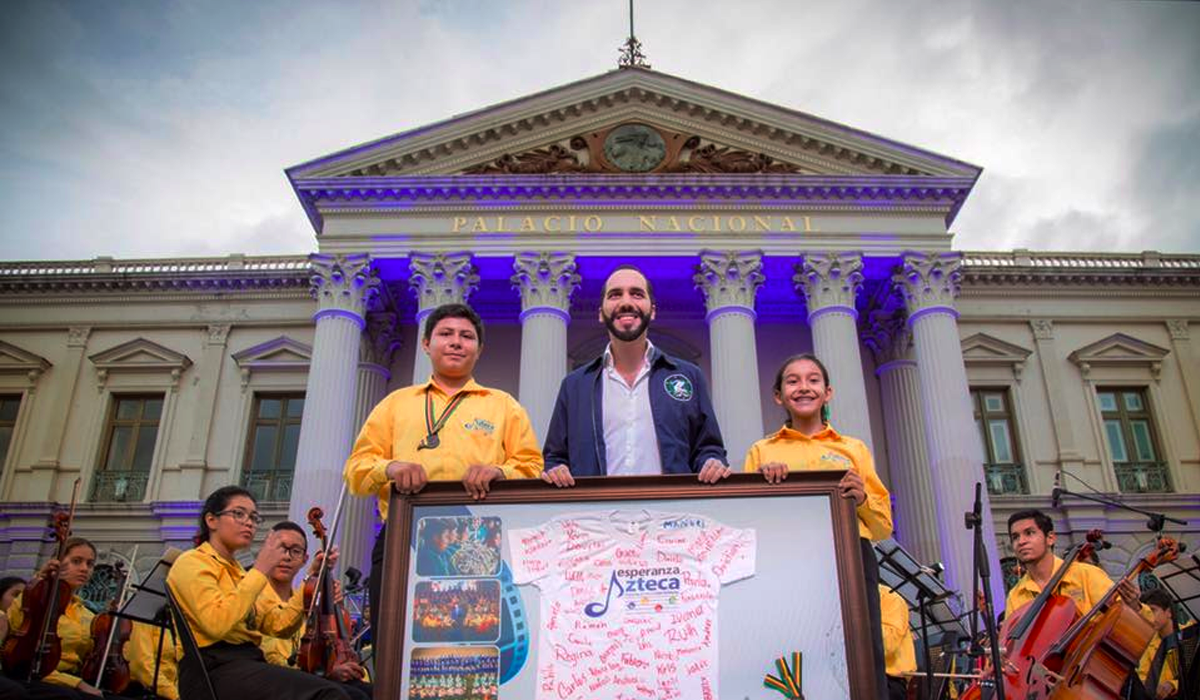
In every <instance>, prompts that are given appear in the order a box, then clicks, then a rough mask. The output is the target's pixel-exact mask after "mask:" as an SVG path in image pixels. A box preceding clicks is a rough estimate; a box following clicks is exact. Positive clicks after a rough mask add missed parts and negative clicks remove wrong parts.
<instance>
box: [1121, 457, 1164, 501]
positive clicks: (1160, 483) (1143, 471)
mask: <svg viewBox="0 0 1200 700" xmlns="http://www.w3.org/2000/svg"><path fill="white" fill-rule="evenodd" d="M1113 470H1114V471H1115V472H1116V473H1117V488H1119V489H1120V490H1121V493H1169V492H1171V490H1172V489H1171V477H1170V472H1168V471H1167V463H1166V462H1118V463H1116V464H1114V465H1113Z"/></svg>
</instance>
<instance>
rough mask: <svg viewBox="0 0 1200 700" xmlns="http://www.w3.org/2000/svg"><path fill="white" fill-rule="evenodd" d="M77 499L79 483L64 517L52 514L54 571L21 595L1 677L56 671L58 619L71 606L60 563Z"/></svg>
mask: <svg viewBox="0 0 1200 700" xmlns="http://www.w3.org/2000/svg"><path fill="white" fill-rule="evenodd" d="M78 498H79V479H75V487H74V489H73V490H72V493H71V507H70V510H69V511H68V512H66V513H63V512H62V511H59V512H57V513H55V514H54V525H53V529H54V538H55V539H56V540H57V541H58V551H57V553H56V554H55V555H54V559H55V561H57V562H58V567H57V568H55V570H54V575H53V576H40V577H38V580H37V581H34V582H33V583H32V584H30V585H29V587H28V588H26V589H25V591H24V592H23V593H22V594H21V614H22V619H21V624H20V626H18V627H14V628H13V629H12V630H10V631H9V634H8V638H7V639H5V640H4V647H3V649H0V659H2V660H3V662H4V669H5V673H7V674H8V675H9V676H10V677H12V678H23V679H25V680H26V681H40V680H41V679H43V678H45V677H46V676H47V675H49V674H50V672H51V671H53V670H54V669H56V668H58V662H59V661H60V660H61V659H62V640H61V639H59V637H58V618H60V617H62V616H63V614H64V613H65V612H66V611H67V606H68V605H70V603H71V586H70V584H68V583H67V582H66V581H64V580H62V560H63V557H65V556H66V554H67V552H66V547H67V539H68V538H70V536H71V523H72V521H74V519H75V503H76V500H77V499H78Z"/></svg>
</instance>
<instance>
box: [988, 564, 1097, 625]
mask: <svg viewBox="0 0 1200 700" xmlns="http://www.w3.org/2000/svg"><path fill="white" fill-rule="evenodd" d="M1062 565H1063V560H1062V559H1061V558H1059V557H1054V573H1057V572H1058V569H1059V567H1061V566H1062ZM1051 575H1053V574H1051ZM1112 586H1113V581H1112V579H1111V578H1109V577H1108V574H1106V573H1104V569H1101V568H1100V567H1098V566H1093V565H1091V564H1087V563H1084V562H1078V561H1077V562H1075V563H1074V564H1072V565H1071V568H1070V569H1067V573H1066V575H1064V576H1063V579H1062V582H1061V583H1059V584H1058V591H1057V592H1058V594H1059V595H1065V596H1070V597H1071V599H1072V600H1074V601H1075V607H1077V608H1079V614H1080V615H1086V614H1087V613H1088V611H1090V610H1091V609H1092V608H1094V607H1096V603H1098V602H1100V599H1101V598H1103V597H1104V595H1105V594H1106V593H1108V590H1109V589H1110V588H1112ZM1041 592H1042V589H1041V587H1040V586H1038V585H1037V584H1036V583H1034V582H1033V579H1031V578H1029V574H1025V575H1024V576H1022V577H1021V579H1020V580H1019V581H1017V584H1016V585H1015V586H1013V587H1012V590H1011V591H1009V592H1008V598H1007V599H1006V600H1005V602H1004V608H1005V610H1006V614H1007V615H1012V614H1013V613H1014V612H1016V611H1017V609H1018V608H1020V607H1021V606H1023V605H1026V604H1028V603H1030V602H1032V601H1033V599H1034V598H1037V597H1038V594H1040V593H1041Z"/></svg>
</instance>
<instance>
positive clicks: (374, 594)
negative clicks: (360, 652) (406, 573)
mask: <svg viewBox="0 0 1200 700" xmlns="http://www.w3.org/2000/svg"><path fill="white" fill-rule="evenodd" d="M385 542H387V523H384V524H383V527H381V528H379V536H377V537H376V538H375V546H374V547H371V573H370V574H367V576H368V578H367V602H368V604H369V605H370V606H371V615H370V617H369V618H368V619H370V621H371V639H372V640H375V641H376V642H377V641H378V640H379V622H380V621H381V620H382V619H383V618H382V617H381V616H380V615H379V597H380V591H382V590H383V545H384V543H385Z"/></svg>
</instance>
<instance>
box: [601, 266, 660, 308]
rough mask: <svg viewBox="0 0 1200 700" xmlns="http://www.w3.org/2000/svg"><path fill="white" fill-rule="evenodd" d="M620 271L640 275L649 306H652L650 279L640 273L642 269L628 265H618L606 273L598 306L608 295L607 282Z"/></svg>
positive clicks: (652, 289)
mask: <svg viewBox="0 0 1200 700" xmlns="http://www.w3.org/2000/svg"><path fill="white" fill-rule="evenodd" d="M621 270H633V271H634V272H636V273H638V274H639V275H641V276H642V279H644V280H646V296H647V297H649V299H650V305H651V306H654V305H655V304H654V284H653V283H652V282H651V281H650V278H649V277H648V276H646V273H645V272H642V268H640V267H638V266H637V265H632V264H630V263H621V264H620V265H617V266H616V267H614V268H613V269H612V272H610V273H608V275H607V276H606V277H605V278H604V285H603V286H602V287H601V289H600V304H601V305H603V304H604V297H605V295H607V294H608V280H609V279H611V278H612V276H613V275H615V274H617V273H618V272H620V271H621Z"/></svg>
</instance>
